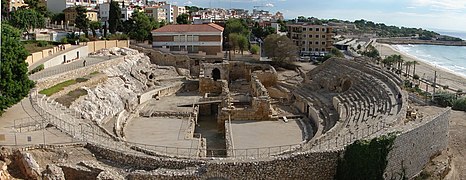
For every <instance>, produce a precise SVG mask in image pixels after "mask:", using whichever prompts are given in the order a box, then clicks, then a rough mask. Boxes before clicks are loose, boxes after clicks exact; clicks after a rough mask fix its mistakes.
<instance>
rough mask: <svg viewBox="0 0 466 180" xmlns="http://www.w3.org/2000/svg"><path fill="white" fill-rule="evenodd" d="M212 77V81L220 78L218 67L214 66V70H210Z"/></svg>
mask: <svg viewBox="0 0 466 180" xmlns="http://www.w3.org/2000/svg"><path fill="white" fill-rule="evenodd" d="M212 78H214V81H217V80H218V79H220V78H221V75H220V70H219V69H218V68H215V69H214V70H212Z"/></svg>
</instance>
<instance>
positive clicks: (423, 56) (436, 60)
mask: <svg viewBox="0 0 466 180" xmlns="http://www.w3.org/2000/svg"><path fill="white" fill-rule="evenodd" d="M393 47H395V48H396V49H398V50H400V51H402V52H404V53H406V54H409V55H411V56H414V57H416V58H417V59H419V60H421V61H423V62H426V63H429V64H431V65H434V66H436V67H439V68H442V69H445V70H448V71H450V72H452V73H454V74H457V75H460V76H463V77H466V46H437V45H394V46H393Z"/></svg>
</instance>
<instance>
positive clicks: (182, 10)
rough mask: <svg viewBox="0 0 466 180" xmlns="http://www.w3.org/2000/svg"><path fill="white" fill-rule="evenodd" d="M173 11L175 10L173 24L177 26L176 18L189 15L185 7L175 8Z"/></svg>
mask: <svg viewBox="0 0 466 180" xmlns="http://www.w3.org/2000/svg"><path fill="white" fill-rule="evenodd" d="M173 9H174V12H173V19H174V20H173V23H175V24H176V18H178V16H179V15H182V14H187V13H186V8H185V7H184V6H174V7H173Z"/></svg>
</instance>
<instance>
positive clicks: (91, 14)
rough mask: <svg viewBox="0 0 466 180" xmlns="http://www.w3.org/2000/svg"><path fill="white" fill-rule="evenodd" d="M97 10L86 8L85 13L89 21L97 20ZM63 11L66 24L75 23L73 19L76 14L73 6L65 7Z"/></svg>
mask: <svg viewBox="0 0 466 180" xmlns="http://www.w3.org/2000/svg"><path fill="white" fill-rule="evenodd" d="M98 12H99V11H97V10H95V9H91V8H88V9H87V13H86V16H87V19H89V20H90V21H98V20H99V19H98ZM63 13H65V22H66V23H68V24H74V23H75V19H76V16H77V13H76V8H75V7H69V8H66V9H65V10H63Z"/></svg>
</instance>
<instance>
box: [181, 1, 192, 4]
mask: <svg viewBox="0 0 466 180" xmlns="http://www.w3.org/2000/svg"><path fill="white" fill-rule="evenodd" d="M183 4H185V5H192V4H193V2H192V1H186V2H185V3H183Z"/></svg>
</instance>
